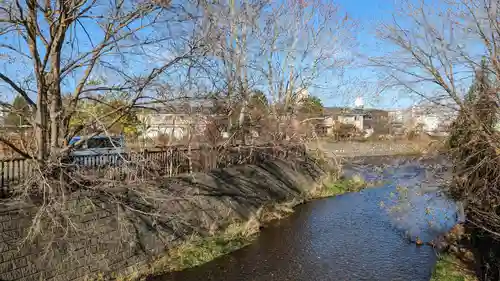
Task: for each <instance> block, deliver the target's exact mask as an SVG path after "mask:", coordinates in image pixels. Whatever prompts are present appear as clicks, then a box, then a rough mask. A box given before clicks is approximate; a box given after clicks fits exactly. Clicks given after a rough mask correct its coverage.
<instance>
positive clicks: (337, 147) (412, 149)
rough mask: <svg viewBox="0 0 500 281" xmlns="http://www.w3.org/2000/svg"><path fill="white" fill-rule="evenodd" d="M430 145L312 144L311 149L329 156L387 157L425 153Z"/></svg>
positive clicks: (396, 143)
mask: <svg viewBox="0 0 500 281" xmlns="http://www.w3.org/2000/svg"><path fill="white" fill-rule="evenodd" d="M427 147H428V144H419V143H414V142H322V141H318V142H311V143H309V144H308V148H309V149H318V148H319V149H321V150H323V151H325V152H326V153H327V154H328V155H329V156H341V157H357V156H385V155H402V154H403V155H404V154H417V153H423V152H425V150H426V148H427Z"/></svg>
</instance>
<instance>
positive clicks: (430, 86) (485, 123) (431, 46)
mask: <svg viewBox="0 0 500 281" xmlns="http://www.w3.org/2000/svg"><path fill="white" fill-rule="evenodd" d="M499 13H500V6H499V2H498V1H496V0H480V1H472V0H452V1H424V0H422V1H417V2H414V1H405V2H404V5H403V7H402V8H401V10H400V11H399V12H398V13H396V14H395V15H394V17H393V21H392V23H388V24H385V25H383V26H382V27H381V28H380V30H379V31H380V33H379V35H380V37H381V38H382V39H383V40H384V41H385V42H386V43H389V46H390V47H391V51H392V52H390V53H388V54H387V55H386V56H383V57H376V58H370V61H371V63H372V65H375V66H377V67H380V68H381V69H383V70H384V71H385V73H386V74H387V80H386V82H389V83H388V85H389V86H391V88H392V87H396V88H402V89H405V90H406V91H407V92H408V93H409V94H411V95H413V96H417V97H419V98H420V99H422V100H425V101H427V102H430V103H433V104H434V105H435V106H437V107H440V108H441V110H442V111H444V110H449V111H454V112H455V117H456V120H455V121H454V124H453V125H452V128H451V129H452V131H451V135H450V140H449V148H450V154H451V156H452V159H453V164H454V182H453V184H452V185H451V186H450V193H451V195H453V197H455V199H458V200H461V201H463V202H464V203H465V205H466V211H467V225H468V226H470V229H471V231H472V232H471V233H472V234H473V235H474V236H475V238H474V240H475V242H474V243H476V245H479V246H478V247H480V249H479V251H478V252H481V255H483V256H482V257H481V258H480V261H481V262H482V263H483V266H484V268H485V269H486V271H485V272H483V273H484V275H483V276H481V278H483V279H484V280H498V278H499V275H498V260H499V259H498V257H495V254H492V255H490V253H489V252H487V251H484V249H486V248H488V251H490V250H489V249H498V243H497V242H495V243H496V244H495V245H496V246H493V244H494V242H492V241H495V240H498V239H499V238H500V234H499V233H500V217H499V215H498V207H497V206H498V203H497V202H498V200H499V198H500V184H499V183H500V182H499V179H500V174H499V172H498V171H499V170H498V165H499V157H498V152H499V151H500V149H499V148H500V142H499V141H498V140H499V132H498V130H495V129H494V126H495V125H498V122H499V119H498V117H499V113H500V110H499V107H500V96H499V94H498V93H499V91H498V81H500V71H499V70H500V67H499V59H500V57H499V44H500V41H499V39H500V37H499V34H500V25H499V22H498V17H499V15H500V14H499ZM497 128H498V127H497ZM481 245H483V246H484V247H486V248H484V249H483V248H482V247H483V246H481ZM486 245H488V246H486ZM493 251H497V250H493ZM492 253H493V252H492ZM488 264H489V265H488ZM488 268H490V269H491V270H488Z"/></svg>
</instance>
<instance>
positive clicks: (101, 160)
mask: <svg viewBox="0 0 500 281" xmlns="http://www.w3.org/2000/svg"><path fill="white" fill-rule="evenodd" d="M305 153H306V149H305V147H304V146H303V145H259V146H235V147H209V146H200V147H194V148H188V147H185V146H173V147H165V148H161V149H160V148H157V149H154V150H143V151H140V152H137V151H135V152H127V153H120V154H99V155H92V156H72V157H70V158H69V159H67V161H64V163H65V164H63V165H64V167H65V169H68V172H72V173H78V174H79V175H85V176H87V177H92V176H93V177H99V178H102V177H112V178H113V179H116V177H119V178H120V179H122V180H125V179H127V178H129V179H133V178H134V177H140V178H150V177H154V176H175V175H178V174H183V173H193V172H207V171H210V170H213V169H217V168H225V167H229V166H233V165H242V164H258V163H259V162H262V161H263V160H265V159H276V158H278V159H288V158H289V157H302V156H304V155H305ZM34 161H35V160H32V159H23V158H16V159H3V160H1V159H0V197H6V196H7V195H8V194H9V186H13V185H17V184H20V183H23V182H25V180H26V179H28V178H30V177H31V176H32V175H34V174H36V173H37V170H36V169H39V168H38V167H39V165H34Z"/></svg>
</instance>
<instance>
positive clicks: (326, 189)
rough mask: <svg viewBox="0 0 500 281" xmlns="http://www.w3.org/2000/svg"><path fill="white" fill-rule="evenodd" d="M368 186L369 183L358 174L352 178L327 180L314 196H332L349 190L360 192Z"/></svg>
mask: <svg viewBox="0 0 500 281" xmlns="http://www.w3.org/2000/svg"><path fill="white" fill-rule="evenodd" d="M366 187H368V183H367V182H366V181H364V180H363V179H362V178H361V177H358V176H355V177H353V178H351V179H342V180H335V181H326V182H325V183H323V186H322V188H321V189H320V190H319V192H317V194H315V196H314V197H315V198H322V197H331V196H336V195H340V194H344V193H347V192H358V191H360V190H362V189H364V188H366Z"/></svg>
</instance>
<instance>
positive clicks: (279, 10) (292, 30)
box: [205, 0, 354, 124]
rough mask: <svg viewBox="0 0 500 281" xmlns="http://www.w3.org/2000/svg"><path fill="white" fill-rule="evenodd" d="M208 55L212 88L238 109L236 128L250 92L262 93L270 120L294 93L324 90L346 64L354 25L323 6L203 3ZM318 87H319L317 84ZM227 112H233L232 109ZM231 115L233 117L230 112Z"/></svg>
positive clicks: (328, 5) (306, 3)
mask: <svg viewBox="0 0 500 281" xmlns="http://www.w3.org/2000/svg"><path fill="white" fill-rule="evenodd" d="M205 16H206V18H207V21H208V22H209V23H210V26H217V27H218V29H217V30H215V29H210V31H211V32H212V33H211V38H212V48H213V49H212V52H213V54H214V57H215V58H214V61H215V62H216V63H215V65H216V66H217V67H215V69H216V70H214V69H213V68H212V69H211V70H212V71H215V72H217V73H219V75H218V77H219V78H220V80H218V81H216V82H215V83H214V84H215V85H216V87H217V88H218V89H219V92H222V93H225V94H227V96H226V98H227V99H229V100H232V102H229V104H231V105H236V104H237V105H238V107H237V108H238V113H237V116H238V118H237V119H236V121H237V123H238V124H242V123H243V122H244V120H245V118H246V117H245V116H246V115H247V113H248V105H249V100H250V98H251V96H252V93H253V88H259V89H261V90H264V92H266V93H267V94H266V96H268V98H269V99H270V100H271V107H272V108H273V110H274V111H273V113H274V114H273V115H274V116H275V118H276V119H279V118H277V117H278V115H279V116H281V115H283V111H282V110H277V109H278V108H281V109H283V108H285V107H287V106H288V105H290V104H293V101H292V100H294V96H295V95H296V94H297V93H298V92H301V91H302V92H305V91H307V90H309V91H310V90H312V88H319V89H320V90H321V87H323V88H328V87H330V86H331V85H328V84H327V85H326V86H325V84H321V82H325V81H326V80H327V79H326V77H328V76H330V75H333V76H336V77H338V76H340V75H341V74H342V72H343V69H344V68H345V67H346V66H347V64H348V62H349V61H350V59H351V58H350V56H349V53H348V51H347V49H348V48H349V47H350V46H353V45H354V43H353V42H354V41H353V40H352V39H353V32H354V23H353V22H352V21H351V20H350V19H349V18H348V17H347V16H346V15H342V14H341V13H340V11H339V8H338V7H337V6H336V5H334V4H331V3H324V2H323V1H284V2H279V3H277V2H272V1H259V0H257V1H241V2H237V1H230V3H225V4H212V3H206V4H205ZM320 84H321V85H320ZM232 108H233V110H234V109H235V108H236V107H232ZM232 113H234V112H232Z"/></svg>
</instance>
